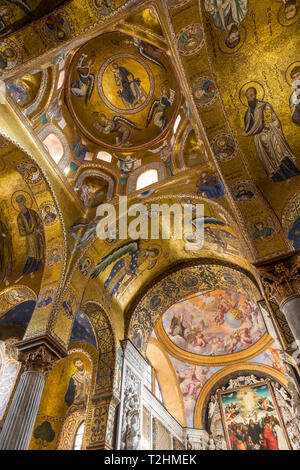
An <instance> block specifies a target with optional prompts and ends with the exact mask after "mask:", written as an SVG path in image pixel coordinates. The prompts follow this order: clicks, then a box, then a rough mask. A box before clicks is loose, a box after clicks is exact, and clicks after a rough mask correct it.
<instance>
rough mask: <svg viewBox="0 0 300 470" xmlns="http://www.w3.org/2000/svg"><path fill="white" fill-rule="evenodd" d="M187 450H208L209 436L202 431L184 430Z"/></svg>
mask: <svg viewBox="0 0 300 470" xmlns="http://www.w3.org/2000/svg"><path fill="white" fill-rule="evenodd" d="M184 434H185V444H186V449H187V450H208V445H209V439H210V437H209V434H208V432H207V431H205V430H204V429H194V428H186V429H185V430H184Z"/></svg>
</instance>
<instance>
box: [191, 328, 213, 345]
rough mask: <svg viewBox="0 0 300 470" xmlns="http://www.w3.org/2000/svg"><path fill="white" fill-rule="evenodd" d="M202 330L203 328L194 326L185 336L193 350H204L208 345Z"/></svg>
mask: <svg viewBox="0 0 300 470" xmlns="http://www.w3.org/2000/svg"><path fill="white" fill-rule="evenodd" d="M203 330H204V327H199V326H196V327H194V328H190V329H189V330H188V333H187V334H186V337H187V342H188V344H190V345H191V346H193V348H198V347H200V348H205V347H206V346H207V344H208V342H207V340H206V338H205V336H204V334H203V333H202V332H203Z"/></svg>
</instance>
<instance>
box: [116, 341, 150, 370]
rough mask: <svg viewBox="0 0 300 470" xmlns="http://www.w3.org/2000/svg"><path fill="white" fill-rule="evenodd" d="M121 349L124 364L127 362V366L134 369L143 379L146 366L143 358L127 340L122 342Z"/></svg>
mask: <svg viewBox="0 0 300 470" xmlns="http://www.w3.org/2000/svg"><path fill="white" fill-rule="evenodd" d="M122 348H123V352H124V359H126V362H128V364H130V365H131V366H132V367H133V368H134V370H135V372H137V373H138V374H139V375H140V376H141V377H142V378H143V377H144V375H145V372H146V369H147V366H148V364H147V362H146V361H145V358H144V357H143V356H142V355H141V353H140V352H139V351H138V350H137V349H136V347H135V346H134V345H133V344H132V342H131V341H130V340H128V339H127V340H124V341H122Z"/></svg>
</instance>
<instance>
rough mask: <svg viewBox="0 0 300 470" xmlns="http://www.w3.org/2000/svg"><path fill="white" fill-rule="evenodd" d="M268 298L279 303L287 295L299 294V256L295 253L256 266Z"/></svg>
mask: <svg viewBox="0 0 300 470" xmlns="http://www.w3.org/2000/svg"><path fill="white" fill-rule="evenodd" d="M257 269H258V272H259V274H260V277H261V280H262V284H263V286H264V289H265V291H266V294H267V297H268V299H269V300H273V301H274V302H276V303H277V305H280V304H281V303H282V302H283V301H284V300H285V299H286V298H287V297H290V296H293V295H299V294H300V256H299V255H295V256H291V257H290V258H287V259H285V260H281V261H278V262H275V263H272V264H269V265H266V266H261V267H258V268H257Z"/></svg>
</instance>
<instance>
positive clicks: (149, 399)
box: [143, 387, 183, 441]
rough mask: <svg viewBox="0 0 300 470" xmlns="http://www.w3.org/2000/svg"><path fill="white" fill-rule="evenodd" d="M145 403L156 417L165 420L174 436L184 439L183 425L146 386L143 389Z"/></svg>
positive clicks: (164, 422)
mask: <svg viewBox="0 0 300 470" xmlns="http://www.w3.org/2000/svg"><path fill="white" fill-rule="evenodd" d="M143 405H144V406H145V408H146V409H147V410H148V411H150V412H151V415H152V416H153V417H154V418H157V419H160V420H161V421H162V422H163V424H164V426H166V427H167V428H168V430H169V431H170V432H171V434H172V436H175V437H176V438H177V439H178V440H179V441H182V440H183V432H182V426H181V425H180V424H179V423H178V422H177V421H176V419H175V418H173V416H172V415H171V414H170V413H169V412H168V411H167V410H166V408H165V407H164V406H163V405H162V404H161V402H160V401H159V400H158V399H157V398H156V397H155V396H154V395H153V394H152V393H151V392H150V391H149V390H148V389H147V388H146V387H144V390H143Z"/></svg>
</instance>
